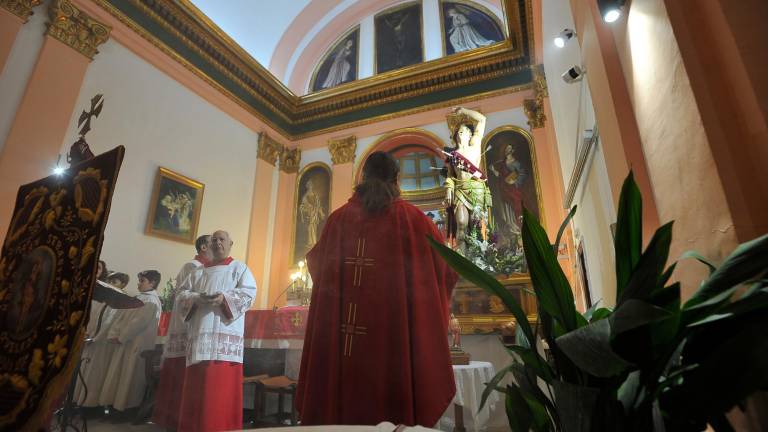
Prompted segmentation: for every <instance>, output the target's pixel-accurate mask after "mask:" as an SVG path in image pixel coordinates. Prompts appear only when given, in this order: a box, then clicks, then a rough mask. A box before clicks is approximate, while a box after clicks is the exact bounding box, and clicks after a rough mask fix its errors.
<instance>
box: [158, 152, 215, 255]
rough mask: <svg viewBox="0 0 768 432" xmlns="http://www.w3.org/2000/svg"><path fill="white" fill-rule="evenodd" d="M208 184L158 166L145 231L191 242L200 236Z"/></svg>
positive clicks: (168, 238)
mask: <svg viewBox="0 0 768 432" xmlns="http://www.w3.org/2000/svg"><path fill="white" fill-rule="evenodd" d="M204 191H205V185H204V184H202V183H200V182H199V181H197V180H193V179H191V178H189V177H185V176H183V175H181V174H179V173H177V172H174V171H171V170H170V169H168V168H163V167H158V169H157V175H156V176H155V185H154V187H153V188H152V199H151V200H150V202H149V214H148V215H147V226H146V230H145V231H144V232H145V234H147V235H151V236H155V237H160V238H164V239H167V240H175V241H179V242H183V243H189V244H192V243H194V242H195V238H196V237H197V227H198V224H199V222H200V210H201V209H202V208H203V192H204Z"/></svg>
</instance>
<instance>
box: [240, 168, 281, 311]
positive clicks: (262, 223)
mask: <svg viewBox="0 0 768 432" xmlns="http://www.w3.org/2000/svg"><path fill="white" fill-rule="evenodd" d="M275 169H276V168H275V167H274V166H272V165H270V164H269V163H268V162H266V161H264V160H262V159H258V160H257V161H256V176H255V178H254V180H253V195H252V196H251V222H250V228H249V230H248V248H247V252H246V260H245V262H246V264H248V268H249V269H251V272H252V273H253V276H254V277H255V278H256V283H257V285H258V286H259V289H260V290H261V291H260V292H259V293H258V300H261V299H267V295H266V293H265V291H267V290H268V287H269V284H268V283H267V281H268V279H269V273H268V269H267V253H268V252H269V248H268V242H269V234H270V233H269V225H270V224H269V222H270V221H269V219H270V210H271V209H270V207H269V204H270V202H271V199H270V198H271V196H272V179H273V177H274V175H273V174H274V171H275ZM265 288H266V289H265ZM258 300H257V301H254V307H257V306H258V305H259V304H260V303H262V301H258Z"/></svg>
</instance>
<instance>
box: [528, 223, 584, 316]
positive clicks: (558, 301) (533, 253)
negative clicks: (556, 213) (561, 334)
mask: <svg viewBox="0 0 768 432" xmlns="http://www.w3.org/2000/svg"><path fill="white" fill-rule="evenodd" d="M522 237H523V249H524V251H525V259H526V262H527V263H528V270H529V272H530V274H531V282H532V284H533V289H534V290H535V291H536V297H537V298H538V300H539V304H540V306H541V307H542V308H543V309H544V310H546V311H547V312H548V313H549V314H550V315H551V316H552V318H554V319H555V320H556V321H557V322H559V323H560V325H561V326H563V328H564V329H565V330H567V331H570V330H575V329H576V328H578V321H577V318H576V316H577V315H578V312H576V305H575V304H574V301H573V292H572V291H571V286H570V285H569V284H568V280H567V279H566V277H565V274H564V273H563V269H562V268H560V264H559V263H558V262H557V254H556V253H555V252H554V251H552V247H551V245H550V244H549V240H548V239H547V233H546V232H545V231H544V228H542V227H541V225H539V222H538V221H537V220H536V217H535V216H534V215H532V214H531V213H530V212H529V211H528V210H527V209H523V227H522Z"/></svg>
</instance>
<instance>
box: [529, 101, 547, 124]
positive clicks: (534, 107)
mask: <svg viewBox="0 0 768 432" xmlns="http://www.w3.org/2000/svg"><path fill="white" fill-rule="evenodd" d="M523 111H525V116H526V117H528V126H530V127H531V129H539V128H543V127H544V122H545V121H546V120H547V116H546V115H545V114H544V104H543V99H541V98H536V99H524V100H523Z"/></svg>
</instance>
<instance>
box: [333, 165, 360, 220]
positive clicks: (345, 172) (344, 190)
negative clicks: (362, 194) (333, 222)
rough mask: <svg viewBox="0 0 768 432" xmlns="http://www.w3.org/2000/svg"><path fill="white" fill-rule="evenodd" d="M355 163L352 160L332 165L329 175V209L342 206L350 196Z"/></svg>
mask: <svg viewBox="0 0 768 432" xmlns="http://www.w3.org/2000/svg"><path fill="white" fill-rule="evenodd" d="M354 171H355V164H354V163H353V162H350V163H345V164H337V165H334V166H333V176H332V177H331V211H333V210H336V209H337V208H339V207H341V206H343V205H344V204H346V203H347V200H348V199H349V198H350V197H352V193H353V189H352V184H353V178H354V175H355V173H354Z"/></svg>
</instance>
